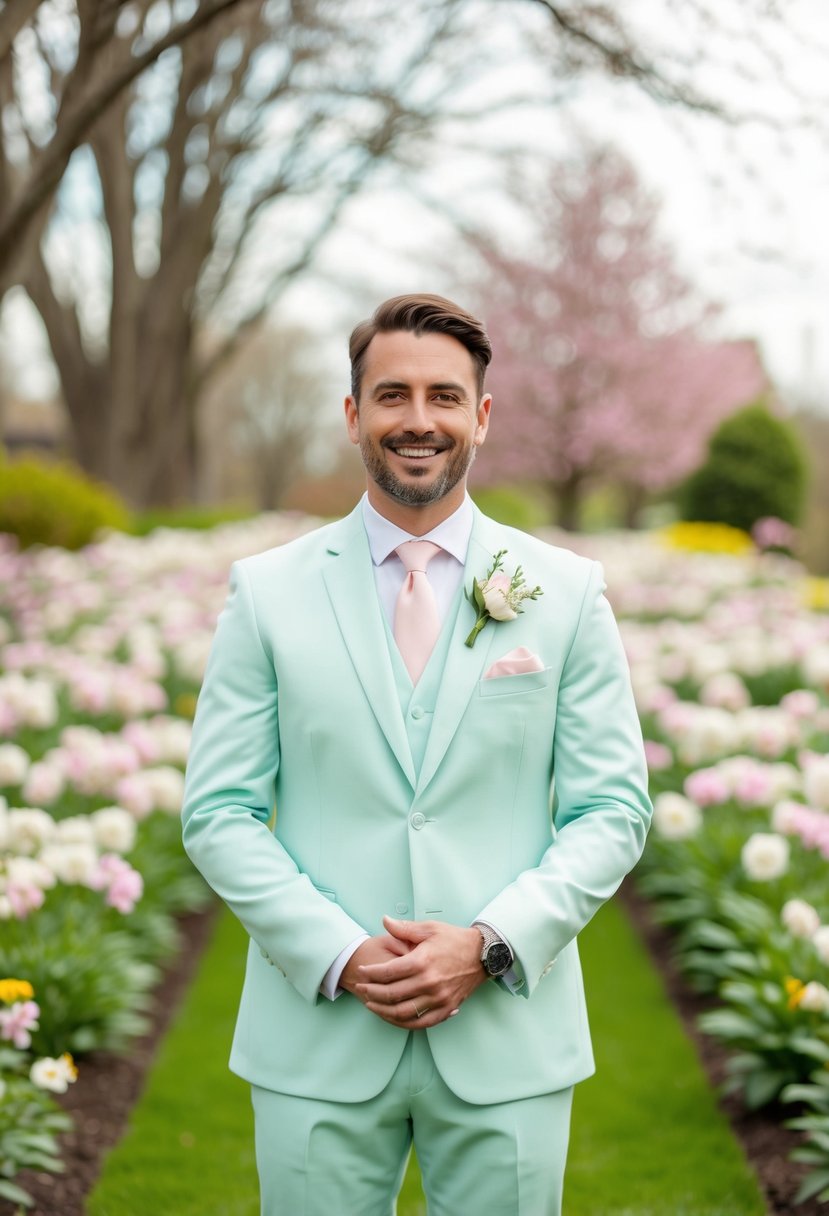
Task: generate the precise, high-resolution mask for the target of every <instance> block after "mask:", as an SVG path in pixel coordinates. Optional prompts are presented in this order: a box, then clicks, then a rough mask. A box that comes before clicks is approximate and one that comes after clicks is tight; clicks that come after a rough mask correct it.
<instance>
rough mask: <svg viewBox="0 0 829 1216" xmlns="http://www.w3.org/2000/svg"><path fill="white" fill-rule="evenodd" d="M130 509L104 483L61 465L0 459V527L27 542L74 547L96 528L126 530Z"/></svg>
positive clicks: (23, 542)
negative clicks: (7, 461)
mask: <svg viewBox="0 0 829 1216" xmlns="http://www.w3.org/2000/svg"><path fill="white" fill-rule="evenodd" d="M129 526H130V514H129V512H128V510H127V508H126V507H125V506H124V504H123V502H122V501H121V500H120V499H119V497H118V496H117V494H115V492H114V491H113V490H111V489H109V487H108V486H104V485H102V484H101V483H99V482H95V481H92V480H91V479H90V478H88V477H86V476H85V475H84V474H83V473H82V472H80V470H79V469H74V468H72V467H71V466H69V465H65V464H44V463H41V462H40V461H38V460H34V459H31V458H27V459H24V460H15V461H12V462H9V463H4V462H2V461H0V532H11V533H12V535H14V536H16V537H17V539H18V540H19V542H20V544H21V546H22V547H23V548H24V549H25V548H27V547H28V546H29V545H38V544H39V545H60V546H62V547H63V548H64V549H80V548H81V546H82V545H86V544H88V543H89V542H90V541H91V540H92V539H93V537H94V535H95V533H96V532H97V531H98V530H99V529H100V528H118V529H120V530H122V531H126V530H127V529H128V528H129Z"/></svg>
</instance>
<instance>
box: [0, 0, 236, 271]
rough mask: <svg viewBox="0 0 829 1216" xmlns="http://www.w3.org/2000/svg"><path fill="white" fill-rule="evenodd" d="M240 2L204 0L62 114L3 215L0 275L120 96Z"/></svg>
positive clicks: (88, 85)
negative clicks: (161, 58)
mask: <svg viewBox="0 0 829 1216" xmlns="http://www.w3.org/2000/svg"><path fill="white" fill-rule="evenodd" d="M240 2H241V0H203V3H202V4H201V5H200V7H199V8H198V10H197V11H196V12H195V13H194V14H193V16H192V17H191V18H190V19H189V20H188V21H185V22H183V23H182V24H181V25H177V26H174V27H172V28H171V29H170V30H169V31H168V32H167V33H166V34H165V35H164V36H163V37H161V38H159V39H158V41H157V42H155V43H154V44H153V45H152V46H150V47H148V48H147V50H145V51H143V52H142V53H140V54H137V55H132V54H127V55H126V56H122V57H121V58H120V61H116V62H114V63H112V62H109V63H107V65H106V68H105V69H102V70H101V71H100V72H99V73H98V74H97V78H94V79H92V80H91V81H88V82H85V83H84V87H83V89H82V91H81V93H80V96H79V98H78V100H77V101H75V102H74V103H73V105H72V107H71V109H70V108H68V107H67V108H66V109H65V110H64V109H63V107H62V109H61V115H60V124H59V126H58V127H57V129H56V131H55V136H54V139H53V140H52V141H51V142H50V143H49V144H48V146H47V147H45V148H43V149H42V150H41V151H40V152H39V153H38V154H37V156H36V157H35V158H34V159H33V161H32V163H31V164H30V166H29V172H28V173H27V174H26V176H25V184H24V188H21V189H18V191H17V193H16V195H15V197H14V198H13V199H12V200H11V201H10V202H9V204H8V205H7V207H5V208H4V209H3V213H0V272H1V271H2V269H3V268H4V267H6V266H7V265H8V263H9V262H10V261H11V258H12V256H13V255H14V254H15V253H17V252H19V250H20V246H21V242H22V241H23V238H24V236H25V233H26V230H27V227H28V225H29V224H31V223H32V222H34V221H35V218H36V216H37V215H38V213H39V212H40V210H41V208H42V207H43V206H44V204H45V203H47V202H48V201H49V199H50V198H51V196H52V194H53V193H54V191H55V189H56V188H57V186H58V184H59V182H60V179H61V177H62V176H63V173H64V171H65V170H66V166H67V165H68V163H69V158H70V157H71V155H72V153H73V152H74V150H75V148H76V147H78V145H79V144H80V143H81V142H82V141H83V139H84V138H85V136H86V135H87V134H88V132H89V130H90V128H91V126H92V124H93V123H94V122H95V120H96V118H98V117H99V116H100V115H101V113H102V112H103V111H104V110H105V109H106V107H107V106H108V105H110V104H111V103H112V102H113V101H114V99H115V98H116V97H117V96H118V94H119V93H120V92H121V91H122V90H123V89H125V88H126V87H127V86H128V85H129V84H131V83H132V81H133V80H135V79H136V77H138V76H140V75H141V73H142V72H144V71H145V70H146V69H147V68H148V67H149V66H150V64H152V63H155V61H156V60H157V59H158V57H159V56H160V55H161V54H162V53H163V52H164V51H166V50H168V49H169V48H170V47H173V46H177V45H178V44H179V43H181V42H184V41H186V39H187V38H189V37H190V36H191V35H192V34H194V33H195V32H196V31H198V30H200V29H202V28H203V27H204V26H206V25H208V24H209V23H210V22H211V21H213V20H214V18H216V17H218V16H219V15H220V14H222V13H224V12H226V11H227V10H229V9H231V8H233V7H235V6H236V5H237V4H239V3H240Z"/></svg>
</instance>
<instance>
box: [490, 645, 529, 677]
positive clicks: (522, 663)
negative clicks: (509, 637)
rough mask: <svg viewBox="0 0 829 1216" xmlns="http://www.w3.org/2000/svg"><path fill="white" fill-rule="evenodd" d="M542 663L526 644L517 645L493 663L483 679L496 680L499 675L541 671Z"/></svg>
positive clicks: (516, 674)
mask: <svg viewBox="0 0 829 1216" xmlns="http://www.w3.org/2000/svg"><path fill="white" fill-rule="evenodd" d="M543 670H544V664H543V663H542V662H541V659H540V658H539V657H538V655H537V654H533V652H532V651H531V650H527V647H526V646H518V647H516V649H515V650H511V651H510V652H509V654H505V655H504V657H503V658H502V659H498V661H497V662H496V663H493V664H492V666H491V667H490V668H489V670H488V671H487V672H486V673H485V674H484V679H485V680H497V679H498V677H499V676H518V675H523V673H524V672H525V671H543Z"/></svg>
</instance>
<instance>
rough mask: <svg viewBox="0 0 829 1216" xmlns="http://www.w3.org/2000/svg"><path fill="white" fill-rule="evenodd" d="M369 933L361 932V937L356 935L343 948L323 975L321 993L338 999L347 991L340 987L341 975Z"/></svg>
mask: <svg viewBox="0 0 829 1216" xmlns="http://www.w3.org/2000/svg"><path fill="white" fill-rule="evenodd" d="M368 939H369V935H368V934H367V933H361V934H360V936H359V937H355V938H354V941H353V942H349V943H348V945H347V946H346V947H345V949H343V950H341V951H340V953H339V954H338V955H337V957H336V958H335V959H334V961H333V963H332V964H331V966H330V967H329V968H328V970H327V971H326V973H325V975H324V976H323V977H322V983H321V984H320V993H321V994H322V995H323V996H327V997H328V999H329V1001H336V999H337V997H338V996H342V994H343V993H344V992H345V989H344V988H341V987H340V976H341V975H342V973H343V971H344V970H345V965H346V963H347V962H348V960H349V959H350V958H351V956H352V954H354V952H355V950H356V949H357V947H358V946H362V944H363V942H367V941H368Z"/></svg>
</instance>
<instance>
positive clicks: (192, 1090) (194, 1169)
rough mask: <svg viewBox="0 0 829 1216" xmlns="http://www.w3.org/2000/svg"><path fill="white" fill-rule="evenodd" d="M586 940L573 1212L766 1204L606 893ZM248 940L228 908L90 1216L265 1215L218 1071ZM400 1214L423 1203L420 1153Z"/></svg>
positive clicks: (232, 1081) (622, 1214)
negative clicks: (586, 1012)
mask: <svg viewBox="0 0 829 1216" xmlns="http://www.w3.org/2000/svg"><path fill="white" fill-rule="evenodd" d="M579 940H580V944H581V953H582V959H583V963H584V970H585V980H586V986H587V994H588V1005H589V1008H590V1020H591V1026H592V1030H593V1039H594V1045H595V1050H596V1062H597V1067H598V1071H597V1074H596V1075H595V1076H594V1077H591V1078H590V1079H589V1080H588V1081H586V1082H584V1083H583V1084H581V1085H580V1086H579V1087H578V1089H577V1091H576V1098H575V1103H574V1111H573V1132H572V1139H571V1147H570V1158H569V1168H568V1173H567V1181H566V1185H565V1203H564V1211H565V1213H566V1216H666V1214H667V1213H670V1216H763V1214H764V1213H765V1211H766V1208H765V1204H764V1202H763V1200H762V1198H761V1196H760V1193H759V1191H758V1188H757V1186H756V1183H755V1182H754V1177H753V1174H752V1172H751V1170H750V1168H749V1167H748V1165H747V1164H746V1162H745V1160H744V1158H743V1156H742V1153H741V1150H740V1148H739V1146H738V1144H737V1143H736V1141H735V1140H734V1138H733V1137H732V1135H731V1132H730V1130H729V1128H728V1125H727V1123H726V1121H725V1119H724V1118H723V1117H722V1116H721V1115H720V1113H719V1112H718V1110H717V1106H716V1101H715V1098H714V1095H713V1094H712V1092H711V1090H710V1088H709V1086H708V1083H707V1081H706V1078H705V1076H704V1074H703V1072H702V1070H701V1068H700V1066H699V1064H698V1062H697V1058H696V1055H695V1052H694V1048H693V1045H692V1044H691V1043H690V1042H689V1040H688V1039H687V1037H686V1036H685V1034H684V1032H683V1030H682V1026H681V1024H680V1022H679V1020H678V1018H677V1016H676V1014H675V1012H674V1010H673V1008H672V1006H671V1005H670V1003H669V1001H668V1000H667V998H666V996H665V994H664V991H663V988H662V984H661V981H660V978H659V976H658V974H657V973H656V972H655V971H654V969H653V967H652V965H651V963H650V960H649V958H648V956H647V954H646V952H645V950H644V948H643V946H642V945H641V943H640V942H639V939H638V937H637V936H636V934H635V932H634V931H633V929H632V928H631V927H630V925H629V923H628V920H627V918H626V916H625V914H624V911H623V910H622V908H621V907H620V906H619V905H618V904H617V903H615V902H613V903H611V904H608V905H606V906H605V907H604V908H603V909H602V910H601V911H600V912H599V914H598V915H597V916H596V917H595V919H594V920H593V921H592V922H591V924H590V925H588V927H587V929H586V930H585V931H584V932H583V934H582V935H581V937H580V939H579ZM244 947H245V942H244V934H243V931H242V930H241V928H240V927H239V926H238V924H237V923H236V921H235V920H234V919H233V918H232V917H231V916H230V915H229V914H225V915H224V916H222V917H221V918H220V919H219V922H218V925H217V930H216V933H215V936H214V939H213V942H212V944H211V946H210V947H209V949H208V951H207V952H206V954H205V956H204V958H203V961H202V965H201V967H200V970H199V973H198V976H197V979H196V981H195V983H194V985H193V987H192V988H191V989H190V992H189V993H188V996H187V999H186V1001H185V1003H184V1005H183V1006H182V1008H181V1010H180V1012H179V1015H178V1017H177V1019H176V1021H175V1024H174V1026H173V1028H172V1030H171V1031H170V1033H169V1034H168V1036H167V1038H166V1039H165V1041H164V1044H163V1045H162V1048H161V1051H160V1053H159V1056H158V1059H157V1062H156V1064H155V1067H154V1068H153V1070H152V1072H151V1074H150V1076H149V1078H148V1084H147V1088H146V1090H145V1092H144V1095H143V1097H142V1099H141V1101H140V1102H139V1103H138V1105H137V1107H136V1108H135V1111H134V1113H133V1118H132V1120H131V1123H130V1127H129V1130H128V1132H127V1134H126V1135H125V1137H124V1139H123V1140H122V1141H121V1143H120V1145H118V1146H117V1147H116V1148H115V1149H114V1150H113V1152H112V1153H110V1155H109V1157H108V1158H107V1161H106V1163H105V1167H104V1171H103V1174H102V1177H101V1179H100V1182H99V1184H98V1186H97V1188H96V1189H95V1191H94V1193H93V1195H92V1196H91V1198H90V1201H89V1206H88V1216H136V1214H137V1213H149V1212H167V1213H175V1216H205V1214H206V1213H210V1216H258V1211H259V1208H258V1199H257V1187H256V1177H255V1167H254V1157H253V1134H252V1122H253V1120H252V1114H251V1109H250V1102H249V1098H248V1089H247V1086H246V1085H245V1084H244V1083H243V1082H242V1081H240V1080H239V1079H238V1078H236V1077H234V1076H233V1075H232V1074H231V1073H229V1072H228V1071H227V1055H228V1048H229V1043H230V1037H231V1032H232V1027H233V1020H234V1016H235V1010H236V1002H237V999H238V994H239V989H240V986H241V979H242V971H243V960H244ZM286 1216H289V1214H286ZM332 1216H346V1214H339V1213H337V1214H335V1213H332ZM354 1216H357V1214H354ZM398 1216H425V1203H424V1201H423V1198H422V1192H421V1190H420V1184H419V1179H418V1176H417V1167H416V1163H414V1162H412V1164H411V1166H410V1169H409V1172H408V1175H407V1179H406V1183H405V1186H404V1190H403V1193H402V1195H401V1198H400V1202H399V1204H398ZM458 1216H467V1214H466V1213H464V1214H460V1213H459V1214H458ZM482 1216H486V1214H485V1213H482Z"/></svg>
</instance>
